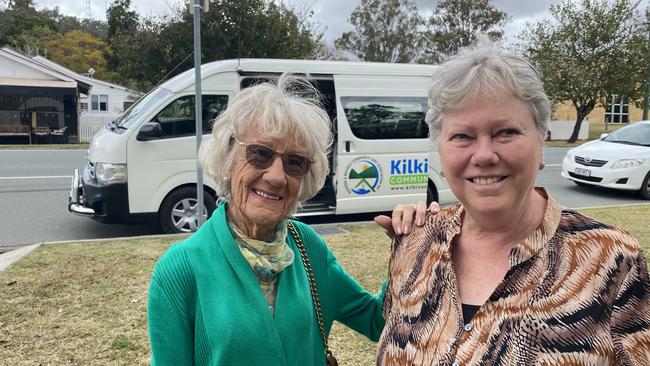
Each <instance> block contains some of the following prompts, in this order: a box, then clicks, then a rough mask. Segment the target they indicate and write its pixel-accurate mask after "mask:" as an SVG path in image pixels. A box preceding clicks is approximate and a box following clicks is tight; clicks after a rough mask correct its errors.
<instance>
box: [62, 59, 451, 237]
mask: <svg viewBox="0 0 650 366" xmlns="http://www.w3.org/2000/svg"><path fill="white" fill-rule="evenodd" d="M434 68H435V66H430V65H409V64H383V63H366V62H337V61H300V60H262V59H242V60H239V61H238V60H225V61H216V62H211V63H208V64H205V65H203V66H202V67H201V73H202V82H201V84H202V110H203V133H204V137H203V139H209V138H211V135H210V132H211V131H210V130H211V122H212V120H213V119H214V118H215V117H217V116H218V115H219V113H220V112H221V111H223V110H224V109H225V108H226V106H227V105H228V101H229V100H230V99H231V98H232V97H233V96H234V95H235V94H237V93H238V92H239V91H240V90H242V89H243V88H246V87H248V86H250V85H254V84H255V83H258V82H259V81H266V80H269V79H275V78H277V77H278V76H279V75H280V74H282V73H284V72H292V73H296V74H308V75H309V76H310V77H311V78H312V79H313V82H314V85H315V86H316V87H317V89H318V90H319V91H320V93H321V97H322V103H323V106H324V107H325V109H326V110H327V113H328V114H329V116H330V118H331V119H332V123H333V129H334V133H335V134H336V135H335V139H334V143H335V145H334V146H333V149H332V155H331V157H330V164H331V166H330V175H329V176H328V177H327V179H326V183H325V186H324V187H323V188H322V190H321V191H320V192H319V193H318V194H317V195H316V196H315V197H314V198H313V199H311V200H310V201H308V202H306V203H304V204H303V205H302V206H301V208H300V209H299V211H298V213H297V216H306V215H324V214H351V213H365V212H379V211H389V210H392V209H393V207H395V205H397V204H400V203H415V202H417V201H424V200H426V201H429V202H430V201H431V200H436V201H438V202H440V203H441V204H448V203H452V202H455V201H456V198H455V197H454V195H453V193H452V192H451V190H450V189H449V186H448V185H447V182H446V181H445V179H444V178H443V177H442V176H441V175H440V162H439V158H438V154H437V151H435V149H434V148H433V146H432V144H431V143H430V142H429V140H428V138H427V137H428V127H427V125H426V123H425V122H424V116H425V114H426V111H427V90H428V88H429V85H430V79H431V74H432V73H433V70H434ZM204 191H205V194H204V197H205V198H204V204H205V207H206V212H212V210H213V209H214V208H215V206H216V199H217V197H215V184H214V181H213V180H211V179H210V178H208V177H207V176H205V177H204ZM196 201H197V200H196V137H195V121H194V71H193V70H188V71H186V72H184V73H182V74H180V75H178V76H176V77H174V78H172V79H170V80H168V81H166V82H165V83H163V84H162V85H160V86H159V87H157V88H155V89H154V90H152V91H151V92H150V93H148V94H147V95H146V96H144V97H143V98H141V99H140V100H139V101H138V102H137V103H136V104H134V105H133V106H132V107H131V108H129V109H128V110H127V111H126V112H125V113H124V114H123V115H122V116H121V117H120V118H119V119H118V120H116V121H115V122H112V123H111V124H109V125H107V126H106V128H104V129H102V130H101V131H99V132H98V133H97V134H96V135H95V137H94V138H93V141H92V143H91V145H90V148H89V150H88V162H87V164H86V166H85V168H84V169H83V172H82V173H81V174H79V173H78V172H77V171H75V174H74V177H73V182H72V187H71V191H70V199H69V204H68V208H69V210H70V211H71V212H73V213H75V214H78V215H82V216H87V217H91V218H93V219H95V220H97V221H100V222H112V223H140V224H142V223H159V224H160V226H161V228H162V229H163V230H164V231H165V232H187V231H193V230H195V229H196V227H197V221H198V220H197V219H198V216H197V210H196Z"/></svg>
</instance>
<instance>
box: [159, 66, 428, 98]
mask: <svg viewBox="0 0 650 366" xmlns="http://www.w3.org/2000/svg"><path fill="white" fill-rule="evenodd" d="M435 67H436V66H432V65H418V64H395V63H381V62H351V61H322V60H285V59H240V60H222V61H214V62H210V63H206V64H203V65H201V79H202V80H205V79H206V78H208V77H210V76H211V75H214V74H217V73H219V72H228V71H238V72H243V73H281V72H287V71H290V72H293V73H299V74H301V73H302V74H304V73H309V74H312V75H318V74H320V75H332V74H337V75H395V76H426V77H428V76H431V74H432V73H433V70H434V69H435ZM192 84H194V68H192V69H190V70H187V71H185V72H183V73H181V74H179V75H176V76H175V77H173V78H171V79H170V80H167V81H166V82H164V83H163V84H162V85H161V87H163V88H166V89H169V90H170V91H172V92H175V91H179V90H183V89H185V88H187V87H188V86H190V85H192Z"/></svg>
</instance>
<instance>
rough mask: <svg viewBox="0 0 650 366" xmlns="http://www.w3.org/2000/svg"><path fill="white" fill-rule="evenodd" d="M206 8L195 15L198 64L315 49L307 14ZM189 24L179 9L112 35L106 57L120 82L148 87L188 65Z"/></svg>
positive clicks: (261, 0)
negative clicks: (198, 35)
mask: <svg viewBox="0 0 650 366" xmlns="http://www.w3.org/2000/svg"><path fill="white" fill-rule="evenodd" d="M122 1H123V2H126V1H127V0H122ZM209 9H210V10H209V12H207V13H203V14H201V49H202V62H203V63H205V62H210V61H215V60H222V59H232V58H237V57H242V58H244V57H255V58H290V59H293V58H298V59H302V58H313V57H315V55H316V53H317V51H318V50H319V47H320V40H321V38H322V34H320V33H318V32H316V31H315V30H314V29H313V26H312V25H311V23H309V17H310V16H311V15H310V14H297V13H295V12H294V11H292V10H291V9H288V8H287V7H286V6H284V5H283V4H281V3H279V4H278V3H276V2H274V1H270V0H223V1H218V2H211V3H210V8H209ZM110 23H111V22H110V19H109V28H110ZM193 24H194V23H193V16H192V14H190V12H189V9H188V8H184V9H181V10H179V13H178V14H176V15H175V16H174V17H172V18H169V19H165V21H163V22H156V21H153V20H144V21H141V22H140V23H139V26H138V29H137V32H136V33H135V34H124V33H123V34H121V35H120V36H118V37H113V38H112V40H111V42H112V43H111V52H112V54H111V56H110V57H109V59H110V60H113V61H114V63H112V65H113V66H114V68H115V71H117V72H118V73H119V74H120V75H121V77H122V78H123V80H122V82H123V83H124V84H126V85H133V83H136V84H137V85H138V86H139V89H148V88H150V87H151V86H153V85H155V84H157V83H158V82H160V81H162V80H164V79H166V78H169V77H172V76H174V75H176V74H178V73H180V72H183V71H185V70H187V69H190V68H192V67H193V66H194V64H193V57H191V56H192V54H193V50H194V42H193V39H194V33H193ZM109 34H111V33H110V31H109Z"/></svg>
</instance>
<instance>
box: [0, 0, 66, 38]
mask: <svg viewBox="0 0 650 366" xmlns="http://www.w3.org/2000/svg"><path fill="white" fill-rule="evenodd" d="M37 27H45V28H49V29H51V30H55V26H54V21H53V20H52V19H50V18H49V17H48V16H47V14H46V13H43V12H39V11H38V10H36V8H35V7H34V0H11V1H10V2H9V4H8V6H7V8H6V9H4V10H2V11H0V46H3V45H7V44H9V45H11V44H13V43H14V42H16V41H17V38H18V37H19V36H20V35H21V34H22V33H23V32H26V31H29V30H31V29H33V28H37Z"/></svg>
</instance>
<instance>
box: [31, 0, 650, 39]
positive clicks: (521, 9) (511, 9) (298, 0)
mask: <svg viewBox="0 0 650 366" xmlns="http://www.w3.org/2000/svg"><path fill="white" fill-rule="evenodd" d="M86 1H87V0H66V1H60V0H35V3H36V5H37V6H38V7H50V8H51V7H54V6H58V7H59V10H60V11H61V12H62V13H64V14H70V15H75V16H80V17H81V16H83V15H84V14H85V9H86ZM574 1H578V0H574ZM111 2H112V0H91V11H92V15H93V18H97V19H106V8H107V7H108V5H110V3H111ZM185 2H186V1H184V0H132V1H131V4H132V7H133V9H135V10H136V11H137V12H138V13H139V14H142V15H143V16H153V17H159V16H164V15H165V14H169V13H170V12H171V10H172V9H173V8H175V7H178V6H182V4H183V3H185ZM283 2H284V3H285V4H287V5H289V6H290V7H294V8H295V9H296V10H298V11H303V10H308V9H311V10H313V11H314V16H313V18H312V19H313V21H314V22H315V23H317V24H318V25H319V26H320V27H321V29H322V30H324V31H325V36H326V39H328V40H329V41H333V40H334V39H336V38H338V37H339V36H340V35H341V33H343V32H345V31H348V30H350V29H351V28H352V26H351V25H350V24H349V23H348V19H349V17H350V13H352V11H353V10H354V8H355V7H357V6H358V5H359V2H360V1H359V0H284V1H283ZM561 2H562V0H493V1H492V4H494V6H495V7H496V8H498V9H500V10H502V11H504V12H505V13H506V14H508V16H509V22H508V24H507V25H506V27H505V32H506V37H507V40H512V38H514V36H516V35H517V34H518V33H519V32H520V31H521V30H522V29H523V26H524V25H525V24H526V22H527V21H532V22H535V21H538V20H541V19H544V18H546V17H548V9H549V6H550V5H551V4H559V3H561ZM415 3H416V4H417V5H418V7H419V8H420V9H421V12H422V13H427V12H429V13H430V11H431V9H432V8H433V4H434V3H437V0H415ZM649 3H650V0H642V1H641V5H640V8H641V9H645V8H646V7H648V4H649Z"/></svg>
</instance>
